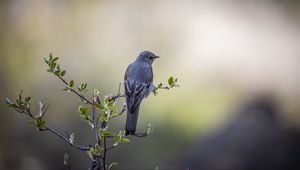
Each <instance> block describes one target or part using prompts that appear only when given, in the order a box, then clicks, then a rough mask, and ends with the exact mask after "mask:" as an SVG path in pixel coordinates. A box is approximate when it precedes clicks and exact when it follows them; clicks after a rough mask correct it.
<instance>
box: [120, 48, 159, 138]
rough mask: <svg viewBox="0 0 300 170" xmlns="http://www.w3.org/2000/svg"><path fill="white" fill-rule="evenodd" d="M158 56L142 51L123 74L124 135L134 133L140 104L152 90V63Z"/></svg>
mask: <svg viewBox="0 0 300 170" xmlns="http://www.w3.org/2000/svg"><path fill="white" fill-rule="evenodd" d="M156 58H159V56H156V55H155V54H153V53H152V52H150V51H143V52H141V53H140V54H139V56H138V57H137V59H136V60H135V61H134V62H133V63H131V64H130V65H129V66H128V67H127V70H126V73H125V76H124V89H125V97H126V104H127V119H126V128H125V130H126V132H125V134H126V135H130V134H131V135H134V134H135V129H136V124H137V119H138V115H139V109H140V104H141V102H142V100H143V99H144V98H145V97H147V96H148V95H149V94H150V93H151V92H152V91H153V90H154V85H153V72H152V63H153V61H154V60H155V59H156Z"/></svg>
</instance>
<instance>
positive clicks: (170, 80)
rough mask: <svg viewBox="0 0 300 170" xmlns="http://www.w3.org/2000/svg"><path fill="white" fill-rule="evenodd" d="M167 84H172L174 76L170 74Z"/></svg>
mask: <svg viewBox="0 0 300 170" xmlns="http://www.w3.org/2000/svg"><path fill="white" fill-rule="evenodd" d="M168 84H169V85H170V86H171V85H173V84H174V77H172V76H171V77H170V78H169V79H168Z"/></svg>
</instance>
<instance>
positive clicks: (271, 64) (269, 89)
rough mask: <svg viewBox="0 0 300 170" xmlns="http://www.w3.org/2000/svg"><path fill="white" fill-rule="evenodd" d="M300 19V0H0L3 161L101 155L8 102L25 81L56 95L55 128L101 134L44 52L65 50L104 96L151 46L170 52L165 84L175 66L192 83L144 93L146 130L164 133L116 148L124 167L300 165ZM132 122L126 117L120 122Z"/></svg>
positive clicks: (163, 70)
mask: <svg viewBox="0 0 300 170" xmlns="http://www.w3.org/2000/svg"><path fill="white" fill-rule="evenodd" d="M299 17H300V3H299V1H292V0H287V1H283V0H273V1H235V0H225V1H217V0H212V1H210V0H206V1H205V0H204V1H192V0H191V1H190V0H187V1H152V0H146V1H139V0H132V1H130V2H128V1H102V0H101V1H59V0H54V1H52V0H45V1H35V0H22V1H20V0H7V1H5V0H0V25H1V29H0V59H1V61H0V82H1V88H0V101H1V104H0V115H1V119H0V169H62V168H64V166H63V156H64V153H66V152H67V153H69V154H70V163H71V164H72V167H74V168H78V169H79V168H81V169H86V168H87V167H88V166H89V164H90V162H89V158H88V155H87V154H86V153H82V152H80V151H77V150H74V149H73V148H71V147H70V146H69V145H68V144H66V143H64V142H63V141H61V140H60V139H58V138H56V137H55V136H53V135H51V134H49V133H47V132H39V131H37V130H36V129H35V127H34V126H32V125H30V124H28V123H27V122H28V121H29V119H28V118H27V117H26V116H24V115H22V114H19V113H17V112H14V111H13V110H11V109H8V108H7V107H6V105H5V104H4V101H5V99H6V97H9V98H11V99H14V98H16V97H17V95H18V94H19V92H20V91H21V90H22V89H23V91H24V95H25V96H32V100H33V101H34V102H38V101H43V102H45V103H47V104H48V105H50V108H49V110H48V113H47V114H46V115H45V119H46V120H47V122H48V123H49V124H50V125H51V126H52V127H54V128H55V129H57V130H58V131H59V132H61V133H63V134H66V132H69V133H71V132H74V133H75V140H76V142H77V143H78V144H82V145H89V144H93V142H94V135H93V134H92V133H91V131H90V127H89V126H88V125H87V124H86V123H84V122H83V121H81V120H80V118H79V113H78V111H77V108H78V106H79V105H81V103H80V102H78V99H77V98H76V97H75V96H74V95H71V94H69V93H65V92H63V91H62V89H63V88H64V85H63V84H62V83H61V82H60V81H59V80H58V79H56V78H55V77H53V76H52V75H50V74H48V73H47V72H46V71H45V70H46V65H45V64H44V63H43V57H47V56H48V55H49V53H53V55H54V56H58V57H60V60H59V63H60V64H61V67H62V68H63V69H65V70H67V74H66V76H65V77H66V79H67V80H71V79H74V80H75V82H78V83H80V82H82V81H84V82H88V84H89V85H88V89H89V91H88V93H87V95H88V96H91V95H92V91H93V89H94V88H97V89H99V90H100V93H101V97H103V96H104V95H107V94H111V93H116V92H117V90H118V85H119V83H120V82H122V81H123V75H124V72H125V69H126V67H127V65H128V64H129V63H130V62H132V61H133V60H134V59H135V57H136V56H137V54H138V53H139V52H141V51H144V50H149V51H153V52H154V53H155V54H157V55H159V56H160V59H159V60H157V62H155V63H154V64H153V71H154V82H155V84H157V83H160V82H166V80H167V78H168V77H169V76H171V75H173V76H174V77H176V78H178V81H179V84H180V86H181V87H180V88H176V89H172V90H170V91H161V92H160V93H159V95H158V96H154V95H151V96H150V97H148V98H147V100H145V101H144V102H143V105H142V106H141V111H140V115H139V120H138V130H137V131H140V132H142V131H144V130H145V128H146V126H147V124H148V123H149V122H150V123H151V124H152V125H153V126H154V131H153V133H152V134H151V135H150V136H148V137H147V138H134V137H130V140H131V141H130V142H129V143H126V144H122V145H120V146H119V147H118V148H116V149H115V150H112V151H111V152H110V153H108V162H109V163H111V162H118V163H119V165H118V166H117V167H116V169H154V168H155V167H159V168H160V169H164V168H166V169H178V168H183V169H188V168H189V169H252V168H253V169H279V168H299V163H298V162H300V161H299V158H300V156H299V153H300V152H298V151H299V129H300V115H299V113H300V107H299V106H300V91H299V87H300V57H299V56H300V48H299V47H300V22H299V21H300V20H299ZM122 102H123V101H120V102H119V103H118V104H119V105H122ZM35 108H36V105H35V104H33V109H35ZM124 123H125V115H122V116H121V117H120V118H119V119H115V120H113V121H112V123H111V124H110V128H112V130H113V131H116V130H118V129H123V128H124Z"/></svg>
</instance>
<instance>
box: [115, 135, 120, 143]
mask: <svg viewBox="0 0 300 170" xmlns="http://www.w3.org/2000/svg"><path fill="white" fill-rule="evenodd" d="M114 142H115V143H117V142H119V138H118V136H117V135H116V134H114Z"/></svg>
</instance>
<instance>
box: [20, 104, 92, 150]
mask: <svg viewBox="0 0 300 170" xmlns="http://www.w3.org/2000/svg"><path fill="white" fill-rule="evenodd" d="M19 109H21V111H22V112H20V113H25V114H26V115H28V116H29V117H31V118H32V119H35V117H33V115H32V114H31V112H27V111H26V110H24V109H22V108H19ZM17 111H18V110H17ZM39 130H40V131H49V132H51V133H53V134H54V135H56V136H57V137H59V138H61V139H62V140H64V141H65V142H67V143H69V144H70V145H71V146H73V147H74V148H77V149H79V150H82V151H87V150H90V148H88V147H85V146H81V145H75V144H74V143H72V142H70V140H69V139H68V138H66V137H65V136H64V135H62V134H60V133H59V132H57V131H55V130H54V129H52V128H51V127H50V126H49V125H47V124H45V128H44V129H39Z"/></svg>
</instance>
